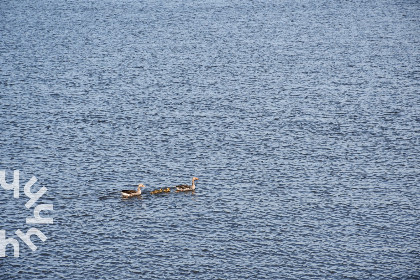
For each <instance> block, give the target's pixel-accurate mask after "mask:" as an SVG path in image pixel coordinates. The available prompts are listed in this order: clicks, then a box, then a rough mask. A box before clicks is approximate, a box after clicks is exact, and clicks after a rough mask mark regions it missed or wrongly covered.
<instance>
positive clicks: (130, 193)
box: [121, 184, 146, 197]
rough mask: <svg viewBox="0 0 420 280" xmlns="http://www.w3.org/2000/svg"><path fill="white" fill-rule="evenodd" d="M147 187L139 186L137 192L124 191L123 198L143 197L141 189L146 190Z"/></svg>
mask: <svg viewBox="0 0 420 280" xmlns="http://www.w3.org/2000/svg"><path fill="white" fill-rule="evenodd" d="M145 187H146V186H145V185H143V184H139V185H138V187H137V191H134V190H123V191H121V195H122V196H123V197H133V196H139V195H141V188H145Z"/></svg>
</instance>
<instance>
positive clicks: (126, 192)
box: [121, 177, 198, 198]
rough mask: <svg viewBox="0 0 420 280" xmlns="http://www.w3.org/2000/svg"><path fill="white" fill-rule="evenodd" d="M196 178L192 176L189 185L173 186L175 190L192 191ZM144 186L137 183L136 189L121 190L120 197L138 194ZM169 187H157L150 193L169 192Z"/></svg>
mask: <svg viewBox="0 0 420 280" xmlns="http://www.w3.org/2000/svg"><path fill="white" fill-rule="evenodd" d="M196 180H198V178H197V177H193V178H192V184H191V185H177V186H175V188H176V191H177V192H185V191H193V190H195V181H196ZM145 187H146V186H145V185H143V184H139V185H138V187H137V191H135V190H123V191H121V195H122V197H125V198H128V197H133V196H140V195H141V189H143V188H145ZM170 191H171V189H170V188H166V189H162V188H161V189H158V190H154V191H151V192H150V194H159V193H168V192H170Z"/></svg>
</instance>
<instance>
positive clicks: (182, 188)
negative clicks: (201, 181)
mask: <svg viewBox="0 0 420 280" xmlns="http://www.w3.org/2000/svg"><path fill="white" fill-rule="evenodd" d="M196 180H198V178H197V177H193V178H192V184H191V185H178V186H176V191H177V192H185V191H193V190H195V181H196Z"/></svg>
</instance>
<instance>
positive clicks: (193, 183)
mask: <svg viewBox="0 0 420 280" xmlns="http://www.w3.org/2000/svg"><path fill="white" fill-rule="evenodd" d="M191 187H192V189H195V180H194V179H193V180H192V185H191Z"/></svg>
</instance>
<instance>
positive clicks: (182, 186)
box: [176, 185, 191, 189]
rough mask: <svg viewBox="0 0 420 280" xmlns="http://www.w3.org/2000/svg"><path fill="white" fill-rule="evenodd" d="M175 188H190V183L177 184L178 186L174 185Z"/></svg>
mask: <svg viewBox="0 0 420 280" xmlns="http://www.w3.org/2000/svg"><path fill="white" fill-rule="evenodd" d="M176 188H178V189H188V188H191V186H190V185H178V186H176Z"/></svg>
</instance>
